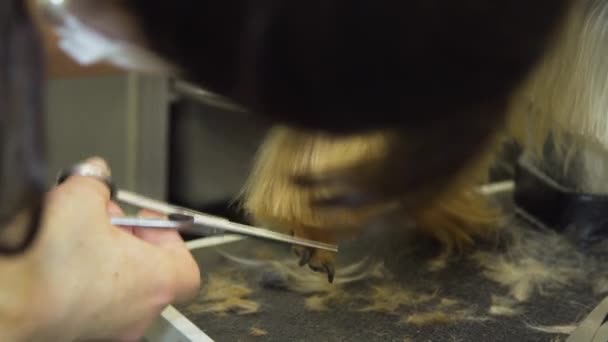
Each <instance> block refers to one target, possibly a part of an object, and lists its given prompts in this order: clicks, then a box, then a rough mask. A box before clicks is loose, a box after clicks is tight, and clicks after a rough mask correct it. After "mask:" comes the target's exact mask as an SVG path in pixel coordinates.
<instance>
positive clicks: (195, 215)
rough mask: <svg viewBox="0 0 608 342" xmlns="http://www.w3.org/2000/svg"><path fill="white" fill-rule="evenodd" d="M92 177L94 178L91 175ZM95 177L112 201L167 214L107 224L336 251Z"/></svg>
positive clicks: (60, 179) (61, 177) (117, 219)
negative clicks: (161, 216) (149, 195)
mask: <svg viewBox="0 0 608 342" xmlns="http://www.w3.org/2000/svg"><path fill="white" fill-rule="evenodd" d="M83 171H84V172H85V173H86V172H87V170H80V174H81V175H83V173H82V172H83ZM72 174H74V171H73V168H72V169H67V170H63V171H61V172H60V173H59V176H58V178H57V183H58V184H60V183H62V182H63V181H65V179H67V178H68V177H69V176H71V175H72ZM92 176H98V175H95V174H92ZM97 178H98V179H100V180H101V181H103V182H104V183H106V185H108V187H109V188H110V192H111V197H112V199H113V200H115V201H116V202H118V203H122V204H127V205H131V206H133V207H136V208H140V209H147V210H151V211H154V212H157V213H160V214H164V215H167V218H166V219H155V218H143V217H133V216H126V217H112V218H111V223H112V224H113V225H115V226H121V227H143V228H150V229H176V230H179V231H181V232H185V233H189V234H193V235H199V236H209V235H214V234H217V233H223V232H229V233H233V234H237V235H243V236H248V237H253V238H258V239H264V240H268V241H274V242H280V243H286V244H290V245H297V246H302V247H310V248H316V249H322V250H326V251H330V252H337V251H338V246H336V245H332V244H327V243H322V242H318V241H313V240H308V239H302V238H298V237H294V236H290V235H287V234H281V233H278V232H274V231H271V230H269V229H264V228H259V227H254V226H249V225H245V224H240V223H236V222H232V221H230V220H228V219H225V218H223V217H218V216H213V215H209V214H205V213H202V212H198V211H195V210H192V209H188V208H183V207H179V206H175V205H171V204H169V203H165V202H162V201H158V200H155V199H152V198H149V197H146V196H142V195H140V194H137V193H134V192H130V191H126V190H121V189H117V188H116V187H115V186H114V184H113V182H112V181H111V180H110V179H104V178H100V177H97Z"/></svg>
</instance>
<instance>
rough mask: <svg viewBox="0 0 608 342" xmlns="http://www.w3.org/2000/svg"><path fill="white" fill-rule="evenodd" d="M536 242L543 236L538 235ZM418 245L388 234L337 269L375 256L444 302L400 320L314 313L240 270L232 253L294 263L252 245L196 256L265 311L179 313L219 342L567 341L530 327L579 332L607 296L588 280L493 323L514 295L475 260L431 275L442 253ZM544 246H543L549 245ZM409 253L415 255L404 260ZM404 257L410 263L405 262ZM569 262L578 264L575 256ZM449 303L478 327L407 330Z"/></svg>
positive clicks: (546, 293) (333, 309)
mask: <svg viewBox="0 0 608 342" xmlns="http://www.w3.org/2000/svg"><path fill="white" fill-rule="evenodd" d="M508 225H509V227H517V229H524V230H525V229H531V228H530V227H529V226H527V225H526V224H525V223H524V222H522V221H520V220H519V219H516V218H513V219H512V220H510V221H509V223H508ZM509 227H507V228H509ZM533 236H539V235H538V234H536V233H535V234H533V235H532V237H533ZM411 241H412V240H411V236H410V237H405V236H404V237H403V238H399V237H396V235H394V232H382V233H379V234H377V235H375V236H370V237H369V238H367V239H362V240H360V241H357V242H352V243H350V244H347V245H344V246H342V247H341V252H340V255H339V258H338V263H337V265H338V268H340V267H344V265H346V264H348V263H351V262H352V261H353V260H356V258H357V257H360V256H363V255H372V256H373V260H379V261H382V262H383V263H384V265H385V267H386V268H387V269H388V270H390V273H391V274H392V275H393V277H394V278H393V281H394V282H397V283H398V284H400V286H403V287H404V288H407V289H410V290H412V291H416V292H420V293H431V292H432V293H434V294H435V296H436V297H435V299H433V300H430V301H428V302H424V303H419V304H416V305H409V306H408V305H405V306H402V307H400V308H399V310H398V313H397V314H385V313H378V312H361V311H359V310H358V309H359V308H361V307H362V302H361V299H353V300H350V301H346V302H344V303H340V304H335V305H330V306H329V308H330V309H329V310H328V311H324V312H314V311H309V310H307V309H306V307H305V305H304V303H305V299H306V297H307V296H305V295H303V294H300V293H295V292H291V291H286V290H277V289H270V288H266V287H264V286H262V282H261V281H260V279H261V277H262V274H263V272H262V271H261V270H260V269H259V268H247V267H242V266H239V265H237V264H235V263H234V261H231V260H229V259H228V258H226V257H225V256H223V255H222V253H229V254H230V255H235V256H239V257H244V258H248V259H250V260H253V259H255V258H256V256H255V255H257V254H259V253H258V252H259V251H260V250H261V249H265V250H269V249H270V250H272V253H273V254H274V255H275V256H276V257H278V258H279V259H286V258H289V257H291V254H290V251H289V249H288V248H286V247H284V246H276V245H270V244H267V243H264V242H259V241H254V240H249V239H247V240H243V241H239V242H234V243H230V244H226V245H223V246H219V247H214V248H204V249H199V250H195V251H194V254H195V257H196V259H197V260H198V262H199V264H200V266H201V269H202V277H203V281H205V280H206V278H207V277H208V276H209V275H212V274H214V273H218V272H233V274H237V273H238V275H240V276H243V278H244V279H245V281H246V282H247V283H248V286H249V287H250V288H251V289H253V290H254V292H253V294H252V295H251V299H253V300H255V301H256V302H258V303H259V304H260V305H261V307H260V310H259V312H257V313H254V314H249V315H238V314H227V315H216V314H212V313H200V312H199V313H193V312H192V310H191V309H190V308H191V307H190V308H189V307H181V308H180V307H178V309H179V310H180V311H182V312H183V313H184V314H185V315H186V317H188V318H189V319H190V320H191V321H193V322H194V323H195V324H196V325H197V326H199V327H200V328H201V329H202V330H203V331H205V333H206V334H208V335H209V336H210V337H211V338H213V339H214V340H216V341H218V342H223V341H399V342H403V341H454V342H456V341H563V340H565V338H566V337H567V335H559V334H549V333H545V332H538V331H535V330H533V329H531V328H530V326H562V325H572V324H575V323H576V322H579V321H580V320H581V319H582V318H584V317H585V316H586V315H587V313H589V312H590V311H591V310H592V309H593V308H594V307H595V306H596V305H597V304H599V302H600V301H601V299H603V297H604V296H605V295H594V293H593V291H592V285H593V284H592V283H591V280H590V279H583V280H582V281H574V282H571V283H569V284H567V285H565V286H562V287H559V288H542V289H541V288H538V289H535V291H534V294H533V296H532V297H531V299H530V300H529V301H526V302H524V303H521V304H520V305H519V307H520V308H521V309H522V311H521V314H518V315H515V316H511V317H505V316H492V315H490V314H489V313H488V308H489V307H490V305H491V298H492V296H508V295H509V289H507V288H505V287H502V286H500V285H499V284H497V283H495V282H493V281H491V280H489V279H488V278H486V277H485V276H484V275H483V274H482V273H483V272H482V269H481V268H480V267H479V265H478V264H476V263H475V262H473V261H472V260H471V259H470V258H467V257H461V258H457V259H455V260H452V261H451V262H450V263H449V265H448V266H447V267H446V268H445V269H443V270H441V271H434V272H433V271H430V270H429V269H428V268H427V267H426V265H428V261H429V260H431V259H432V257H433V256H434V255H435V254H434V253H436V251H437V249H436V248H435V246H434V245H433V244H432V243H431V242H428V241H424V240H419V239H418V240H416V242H415V243H413V244H412V242H411ZM540 245H541V246H542V243H541V244H540ZM414 247H416V248H414ZM546 247H547V251H539V252H540V253H539V255H541V256H542V255H545V254H546V255H547V256H549V257H550V258H558V257H559V256H557V254H555V255H552V254H551V246H546ZM479 248H480V249H485V250H488V251H500V250H501V248H502V247H500V246H499V245H496V244H487V245H483V246H480V247H479ZM541 249H542V248H541ZM404 251H407V253H402V252H404ZM585 253H587V252H585ZM589 253H591V252H589ZM398 254H402V255H401V256H398ZM595 254H596V253H593V255H594V258H593V260H595V261H597V260H603V259H602V258H604V257H603V256H597V257H596V256H595ZM587 256H589V255H587ZM564 257H565V258H570V257H571V255H570V256H569V255H565V256H564ZM585 258H586V257H585ZM585 260H586V259H585ZM589 260H591V259H589ZM579 261H580V260H579ZM582 262H586V261H584V260H583V261H582ZM231 270H232V271H231ZM606 274H608V273H606ZM586 280H589V281H586ZM384 281H386V280H368V281H362V282H359V283H355V284H353V285H351V286H349V287H347V288H346V291H347V292H348V293H352V294H363V293H368V292H369V290H370V286H373V285H374V284H379V283H381V282H384ZM442 298H450V299H456V300H458V302H459V303H460V304H458V305H457V306H455V307H454V308H453V309H445V310H444V312H446V313H448V314H449V315H452V314H453V313H454V312H456V311H458V310H461V309H465V310H467V311H468V312H469V313H470V316H471V317H476V318H478V319H468V320H462V321H458V322H454V323H448V324H431V325H427V326H416V325H412V324H406V323H403V322H400V321H401V320H402V317H407V315H408V314H412V313H421V312H428V311H431V310H437V309H438V308H439V301H440V299H442ZM199 304H200V303H199ZM252 327H257V328H261V329H264V330H265V331H266V332H267V335H265V336H257V337H256V336H252V335H251V334H250V329H251V328H252Z"/></svg>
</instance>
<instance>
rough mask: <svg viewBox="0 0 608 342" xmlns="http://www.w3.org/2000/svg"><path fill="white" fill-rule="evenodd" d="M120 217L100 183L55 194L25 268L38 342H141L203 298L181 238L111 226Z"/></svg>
mask: <svg viewBox="0 0 608 342" xmlns="http://www.w3.org/2000/svg"><path fill="white" fill-rule="evenodd" d="M89 162H91V163H95V164H97V165H101V166H104V167H106V166H105V163H104V162H103V161H102V160H99V159H95V160H92V161H89ZM120 213H121V211H120V209H119V208H118V206H116V205H115V204H113V203H111V202H110V196H109V190H108V189H107V187H106V186H105V185H104V184H103V183H102V182H100V181H98V180H96V179H93V178H88V177H81V176H73V177H70V178H69V179H68V180H66V181H65V182H64V183H62V184H61V185H60V186H58V187H57V188H56V189H54V190H52V191H51V192H50V193H49V194H48V196H47V199H46V208H45V213H44V215H43V220H42V232H41V236H40V237H39V239H38V241H37V242H36V245H35V246H34V247H33V248H32V250H31V251H30V252H29V253H28V254H27V255H26V256H24V257H23V258H20V259H22V260H20V261H19V262H21V263H22V267H21V268H22V269H23V270H22V271H23V272H25V273H28V276H27V277H26V278H27V279H28V280H29V284H30V285H31V286H30V288H31V291H30V296H29V307H28V308H27V313H28V314H30V315H31V313H32V310H34V312H35V315H34V317H31V316H30V317H28V318H27V321H29V322H30V324H31V326H29V327H27V329H28V331H30V332H31V334H30V336H33V337H32V338H31V340H35V341H71V340H75V339H112V340H122V341H131V340H137V339H139V338H141V336H142V335H143V334H144V333H145V331H146V329H147V328H148V327H149V326H150V325H151V324H152V323H153V322H154V321H155V320H156V319H157V318H158V316H159V314H160V313H161V311H162V310H163V309H164V308H165V307H166V306H167V305H169V304H171V303H174V302H184V301H188V300H190V299H192V298H193V297H194V296H195V295H196V294H197V293H198V289H199V286H200V272H199V269H198V266H197V264H196V262H195V261H194V259H193V257H192V255H191V254H190V252H189V251H188V249H187V248H186V246H185V244H184V242H183V240H182V239H181V237H180V236H179V234H178V233H177V232H176V231H168V230H165V231H163V230H156V229H155V230H151V229H149V230H145V229H138V228H133V229H122V228H119V227H115V226H112V225H111V224H110V216H111V215H117V214H120ZM144 214H145V215H147V216H150V215H152V214H151V213H144ZM0 266H1V265H0ZM26 268H27V269H26ZM34 270H35V271H34ZM0 286H1V284H0ZM26 317H27V316H26ZM28 340H29V339H28Z"/></svg>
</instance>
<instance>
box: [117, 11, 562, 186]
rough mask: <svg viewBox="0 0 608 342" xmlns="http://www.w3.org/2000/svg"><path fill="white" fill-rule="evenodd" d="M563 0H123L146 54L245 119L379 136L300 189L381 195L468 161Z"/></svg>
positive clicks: (500, 115)
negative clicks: (371, 147)
mask: <svg viewBox="0 0 608 342" xmlns="http://www.w3.org/2000/svg"><path fill="white" fill-rule="evenodd" d="M571 2H572V1H571V0H537V1H527V0H501V1H487V0H466V1H457V0H443V1H429V0H411V1H407V0H374V1H369V0H316V1H315V0H307V1H298V0H254V1H244V0H233V1H190V0H172V1H151V0H127V1H126V3H127V4H128V6H129V7H130V10H131V11H132V12H133V14H135V16H136V17H137V18H138V20H139V24H140V26H141V28H142V29H143V31H144V34H145V36H146V37H147V39H148V41H147V43H148V44H149V45H150V46H151V47H152V49H153V50H155V51H156V52H157V53H159V54H160V55H162V56H163V57H165V58H166V59H168V60H170V61H171V62H174V63H175V64H177V65H178V66H179V67H181V68H182V69H183V70H184V71H185V75H186V76H187V77H188V78H190V80H192V81H194V82H196V83H198V84H200V85H201V86H203V87H205V88H208V89H209V90H212V91H215V92H217V93H219V94H221V95H224V96H226V97H228V98H232V99H234V100H235V101H237V102H238V103H240V104H242V105H244V106H245V107H247V108H249V109H251V110H252V111H253V112H255V113H259V114H262V115H265V116H267V117H269V118H271V119H273V120H275V121H276V122H278V123H284V124H288V125H292V126H298V127H302V128H304V129H310V130H325V131H329V132H332V133H335V134H343V133H357V132H362V131H372V130H377V129H383V130H389V131H390V132H391V133H390V142H391V143H390V144H389V145H390V150H391V151H389V154H388V155H389V156H390V157H389V158H385V159H384V160H381V161H378V163H373V165H372V164H368V165H361V166H357V167H356V168H353V169H352V170H348V172H345V170H337V172H336V174H335V175H326V176H325V177H322V178H320V179H316V180H312V181H311V180H309V181H310V182H306V181H304V182H302V183H308V184H319V182H333V181H341V182H347V183H351V184H355V185H361V186H362V187H366V186H367V187H368V188H369V187H373V188H374V189H373V192H376V193H378V194H380V195H381V196H384V197H387V196H392V195H395V196H397V195H399V194H401V193H403V192H404V191H410V190H412V189H414V188H416V187H422V186H430V185H429V184H431V183H436V184H438V185H437V186H440V184H443V183H444V182H445V180H446V179H448V178H449V177H447V176H451V175H454V174H455V173H457V172H458V171H459V170H461V169H462V167H463V166H464V165H466V164H467V163H468V162H470V161H471V160H472V158H474V157H475V156H476V155H477V154H478V153H479V151H480V149H481V148H483V147H484V145H485V144H486V143H488V142H489V139H490V137H492V136H493V135H494V134H495V133H496V132H497V130H498V129H499V128H500V127H501V126H502V125H503V123H504V120H505V117H506V109H507V108H506V107H507V103H508V101H509V97H510V95H511V93H512V92H513V91H514V89H515V88H517V86H518V85H520V84H521V83H522V81H523V80H524V78H525V77H526V75H527V74H528V73H529V72H530V71H531V69H532V68H533V66H534V65H535V63H536V62H537V61H538V60H539V59H540V58H541V56H542V55H543V53H544V51H545V50H546V49H547V45H548V44H549V42H550V37H552V34H553V33H554V32H555V31H556V29H557V26H558V23H559V22H560V21H561V19H562V17H563V16H564V14H565V13H566V10H567V9H568V8H569V5H570V4H571ZM414 163H415V164H414ZM361 167H363V168H361ZM379 175H383V176H379ZM372 183H373V185H371V184H372ZM406 189H407V190H406Z"/></svg>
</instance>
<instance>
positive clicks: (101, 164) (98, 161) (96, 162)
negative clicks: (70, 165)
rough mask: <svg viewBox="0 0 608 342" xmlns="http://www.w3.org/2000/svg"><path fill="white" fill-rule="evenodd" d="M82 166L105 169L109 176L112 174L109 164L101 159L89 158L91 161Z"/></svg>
mask: <svg viewBox="0 0 608 342" xmlns="http://www.w3.org/2000/svg"><path fill="white" fill-rule="evenodd" d="M82 164H88V165H92V166H95V167H99V168H103V169H104V171H105V172H107V173H108V174H111V170H110V167H109V166H108V163H107V162H106V161H105V160H104V159H103V158H101V157H92V158H89V159H87V160H85V161H84V162H83V163H82Z"/></svg>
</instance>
